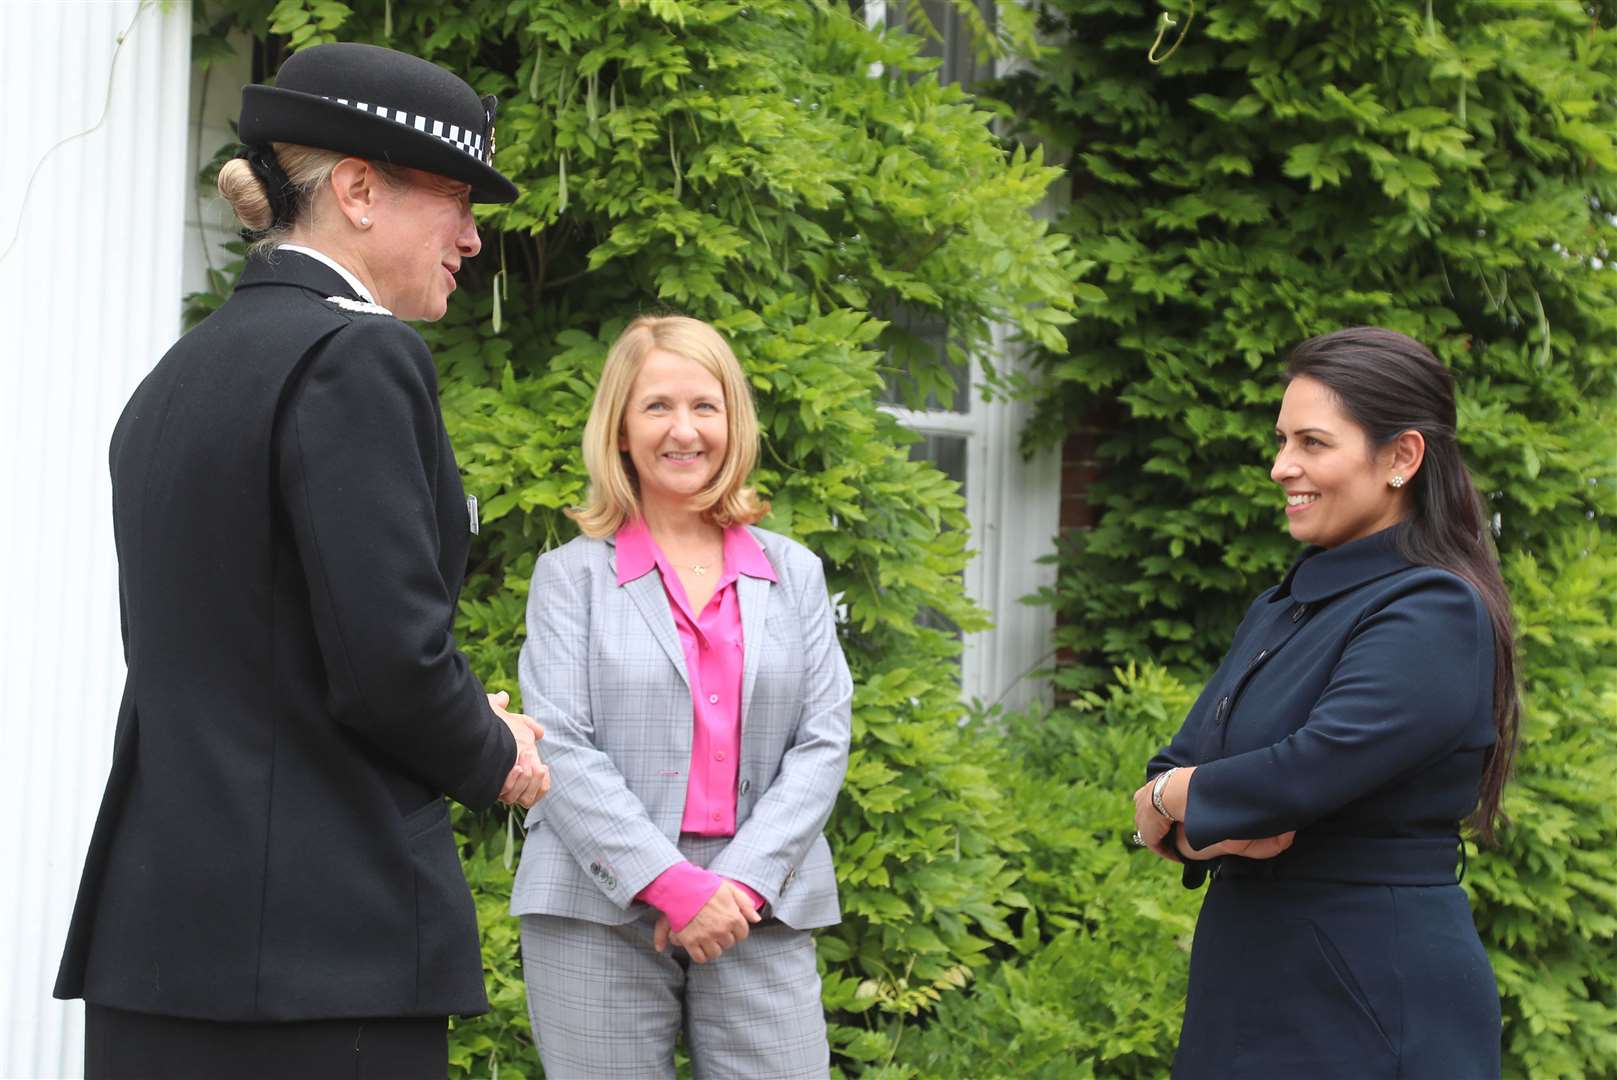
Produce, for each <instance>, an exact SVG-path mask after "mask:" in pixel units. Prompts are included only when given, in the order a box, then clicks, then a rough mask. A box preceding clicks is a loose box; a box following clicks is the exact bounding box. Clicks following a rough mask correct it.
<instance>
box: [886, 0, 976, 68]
mask: <svg viewBox="0 0 1617 1080" xmlns="http://www.w3.org/2000/svg"><path fill="white" fill-rule="evenodd" d="M914 9H919V10H918V11H915V10H914ZM887 10H888V15H887V22H888V25H889V26H904V27H906V28H907V29H910V30H913V31H914V32H916V33H919V34H921V35H923V36H924V37H925V38H926V44H925V45H924V46H922V48H921V55H922V56H933V57H941V58H942V60H943V69H942V70H941V71H940V72H939V73H938V75H939V77H940V78H941V79H942V80H943V81H944V82H946V83H952V82H957V83H959V84H961V85H962V86H965V87H968V88H969V87H971V86H972V85H973V84H975V83H976V82H977V81H978V80H980V79H987V78H991V77H992V76H993V74H994V73H993V70H992V68H991V67H990V65H988V64H982V63H979V62H978V60H977V50H976V48H975V47H974V45H973V42H972V39H971V27H970V26H969V25H968V24H967V23H966V21H965V20H964V19H962V18H961V17H960V13H959V12H958V11H957V10H955V6H954V5H953V4H952V3H950V2H949V0H888V7H887ZM977 10H978V11H981V12H982V13H983V18H984V20H985V21H986V22H987V23H988V26H989V27H990V28H992V27H993V26H994V4H993V0H982V2H981V3H979V4H978V5H977ZM912 11H913V12H914V14H915V15H925V17H926V19H927V21H929V22H930V23H931V24H932V29H933V30H936V31H937V34H938V37H937V38H934V37H933V36H932V35H931V34H930V33H929V32H928V31H927V30H926V28H925V26H924V25H922V24H921V23H920V22H919V21H918V20H917V19H914V18H909V16H910V15H911V14H912Z"/></svg>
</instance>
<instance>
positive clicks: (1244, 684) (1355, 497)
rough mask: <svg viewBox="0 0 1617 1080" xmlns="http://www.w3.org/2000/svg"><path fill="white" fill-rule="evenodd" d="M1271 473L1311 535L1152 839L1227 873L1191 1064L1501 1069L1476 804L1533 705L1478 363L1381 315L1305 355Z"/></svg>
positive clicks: (1157, 803) (1212, 890) (1177, 767)
mask: <svg viewBox="0 0 1617 1080" xmlns="http://www.w3.org/2000/svg"><path fill="white" fill-rule="evenodd" d="M1287 384H1288V385H1287V389H1286V394H1285V399H1284V402H1283V403H1282V405H1281V409H1280V416H1279V420H1278V421H1277V423H1276V427H1275V439H1276V447H1277V450H1276V457H1275V464H1274V468H1273V470H1272V472H1271V476H1272V477H1273V478H1274V480H1275V482H1276V483H1278V484H1279V485H1280V486H1281V487H1282V488H1283V489H1284V490H1285V494H1286V514H1287V518H1288V523H1289V526H1290V530H1291V534H1292V536H1294V537H1295V538H1297V539H1298V540H1301V541H1304V542H1305V543H1307V544H1309V545H1310V546H1309V547H1308V548H1307V550H1305V551H1304V552H1303V553H1302V555H1301V556H1300V557H1299V558H1298V560H1297V562H1296V563H1295V564H1294V565H1293V566H1292V568H1291V571H1290V572H1289V573H1288V574H1287V575H1286V576H1285V578H1284V579H1283V580H1282V581H1281V582H1280V584H1279V585H1277V586H1275V587H1274V588H1271V589H1269V590H1268V591H1266V592H1264V593H1263V594H1262V595H1260V596H1259V597H1258V598H1257V599H1256V600H1255V601H1254V602H1253V604H1252V606H1251V608H1250V609H1249V610H1248V612H1247V614H1246V618H1245V619H1244V620H1243V621H1242V623H1241V626H1240V628H1239V629H1238V630H1237V631H1236V635H1235V642H1234V645H1233V646H1232V647H1231V649H1230V652H1229V654H1228V655H1227V656H1226V657H1225V658H1224V661H1223V663H1222V664H1220V666H1219V669H1218V671H1217V672H1216V673H1215V674H1214V676H1213V678H1212V680H1211V681H1210V682H1209V683H1208V684H1207V687H1206V689H1204V690H1203V691H1202V694H1201V696H1200V698H1199V699H1198V700H1197V702H1196V704H1195V706H1194V707H1193V708H1192V709H1191V711H1190V715H1189V716H1188V717H1187V718H1186V719H1185V722H1184V724H1183V726H1181V728H1180V729H1179V733H1178V734H1177V735H1175V736H1174V738H1173V741H1172V742H1171V743H1170V744H1169V745H1168V746H1167V747H1166V748H1165V749H1164V750H1162V751H1161V752H1160V753H1159V754H1157V756H1156V757H1155V758H1153V759H1152V760H1151V762H1150V764H1149V765H1148V766H1147V768H1146V775H1147V780H1146V783H1145V784H1144V785H1142V786H1141V787H1140V788H1139V790H1138V791H1136V792H1135V795H1134V801H1135V825H1136V828H1137V829H1138V834H1137V836H1136V838H1135V839H1136V842H1138V843H1141V844H1144V845H1146V846H1149V847H1150V848H1152V849H1153V850H1154V851H1156V852H1157V854H1159V855H1161V856H1163V857H1164V858H1167V859H1172V860H1174V861H1178V862H1182V863H1183V864H1184V871H1183V876H1184V883H1185V885H1186V886H1187V887H1192V888H1194V887H1197V886H1199V885H1201V883H1202V882H1203V880H1205V879H1207V878H1211V882H1212V883H1211V885H1210V886H1209V887H1208V890H1207V897H1206V900H1205V901H1204V903H1203V905H1202V911H1201V917H1200V919H1199V920H1198V922H1197V925H1196V937H1195V944H1194V946H1193V948H1192V951H1191V960H1190V988H1189V994H1188V1000H1187V1002H1186V1008H1185V1018H1184V1026H1183V1029H1182V1031H1181V1034H1180V1042H1179V1049H1178V1053H1177V1054H1176V1056H1175V1059H1174V1071H1173V1075H1174V1077H1175V1078H1176V1080H1200V1078H1204V1077H1205V1078H1213V1077H1217V1078H1221V1080H1229V1078H1241V1077H1250V1078H1264V1080H1268V1078H1275V1077H1307V1078H1308V1080H1332V1078H1341V1080H1376V1078H1379V1077H1387V1078H1389V1080H1390V1078H1393V1077H1412V1078H1427V1077H1430V1078H1434V1080H1437V1078H1441V1080H1471V1078H1483V1077H1497V1076H1498V1075H1499V1030H1500V1027H1499V1025H1500V1020H1499V998H1498V992H1497V988H1496V985H1495V982H1494V977H1493V970H1492V968H1491V966H1490V965H1489V962H1488V957H1487V955H1486V953H1485V952H1484V951H1483V948H1482V943H1481V941H1480V940H1479V939H1478V937H1477V933H1476V928H1475V926H1474V925H1473V923H1472V919H1471V912H1470V908H1469V906H1468V905H1467V902H1466V897H1465V894H1464V893H1463V892H1462V891H1461V889H1460V888H1459V885H1458V879H1457V868H1458V873H1460V874H1463V858H1464V850H1463V846H1462V843H1461V839H1460V828H1461V823H1462V821H1463V820H1465V819H1467V818H1469V819H1470V824H1471V826H1472V828H1473V829H1474V830H1475V831H1476V833H1477V834H1478V836H1479V838H1480V839H1482V840H1483V841H1485V842H1486V841H1490V840H1491V839H1492V828H1493V821H1494V819H1495V817H1496V816H1497V814H1498V807H1499V796H1500V789H1501V788H1502V787H1503V785H1504V782H1505V778H1506V776H1507V775H1508V773H1509V769H1510V762H1511V757H1512V753H1513V750H1514V747H1515V741H1516V725H1517V716H1518V713H1519V711H1520V708H1519V702H1518V697H1517V691H1516V685H1515V655H1514V645H1513V630H1512V626H1511V620H1510V612H1509V601H1508V598H1507V596H1506V594H1505V587H1504V581H1503V579H1502V578H1501V576H1500V573H1499V566H1498V560H1497V557H1496V555H1495V554H1494V551H1493V548H1492V545H1491V543H1490V541H1489V539H1488V536H1487V525H1486V517H1485V513H1484V509H1483V503H1482V501H1481V499H1480V497H1479V496H1478V494H1477V491H1476V488H1475V486H1474V485H1473V483H1472V481H1471V478H1470V476H1469V474H1468V473H1467V472H1466V469H1465V466H1464V464H1463V462H1462V460H1461V457H1460V452H1459V448H1458V445H1457V443H1456V438H1455V408H1454V389H1453V387H1454V380H1453V376H1452V375H1451V374H1450V373H1449V372H1448V370H1447V369H1446V368H1444V367H1443V365H1442V364H1441V363H1440V362H1439V361H1438V360H1437V359H1436V358H1435V357H1434V356H1433V355H1432V354H1431V353H1430V352H1429V351H1428V350H1427V349H1425V348H1424V347H1423V346H1421V345H1420V344H1419V343H1417V342H1415V341H1413V340H1411V339H1410V338H1407V337H1405V336H1404V335H1402V334H1398V333H1395V332H1393V331H1390V330H1382V329H1377V328H1374V327H1357V328H1353V329H1348V330H1342V331H1339V332H1337V333H1334V334H1327V335H1325V336H1323V337H1317V338H1313V339H1311V340H1309V341H1306V342H1304V343H1303V344H1302V345H1300V346H1298V347H1297V348H1296V350H1294V351H1293V353H1292V355H1291V357H1290V362H1289V365H1288V371H1287Z"/></svg>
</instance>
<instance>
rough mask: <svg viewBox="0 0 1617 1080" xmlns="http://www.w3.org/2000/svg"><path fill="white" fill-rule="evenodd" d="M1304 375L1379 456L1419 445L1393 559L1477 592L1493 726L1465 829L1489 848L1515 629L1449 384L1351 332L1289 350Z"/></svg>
mask: <svg viewBox="0 0 1617 1080" xmlns="http://www.w3.org/2000/svg"><path fill="white" fill-rule="evenodd" d="M1303 375H1306V376H1308V377H1309V378H1310V379H1316V380H1318V381H1319V382H1320V383H1322V384H1324V385H1325V387H1326V388H1327V389H1329V390H1330V391H1331V393H1332V395H1333V396H1335V398H1336V400H1337V402H1338V403H1339V404H1340V405H1341V407H1342V410H1343V412H1345V413H1346V414H1347V415H1348V417H1349V418H1350V419H1352V420H1353V421H1354V422H1355V423H1357V424H1358V425H1359V426H1360V427H1361V428H1363V429H1364V431H1365V433H1366V434H1367V435H1368V436H1369V440H1370V445H1371V446H1372V447H1373V448H1375V449H1378V450H1379V449H1380V448H1381V447H1384V446H1386V445H1387V444H1388V443H1391V442H1392V441H1393V440H1394V439H1396V438H1397V437H1398V436H1399V435H1400V434H1402V433H1403V432H1405V431H1418V432H1420V433H1421V436H1422V437H1423V438H1424V439H1425V440H1426V457H1425V460H1424V461H1423V463H1422V464H1421V467H1420V469H1419V471H1417V472H1416V474H1415V475H1414V476H1413V477H1411V478H1410V480H1409V493H1410V515H1409V517H1408V519H1407V520H1406V521H1405V522H1404V523H1403V525H1402V526H1401V527H1400V528H1399V529H1398V530H1397V533H1396V536H1397V542H1398V550H1399V553H1400V554H1402V555H1403V556H1404V558H1406V559H1408V560H1409V561H1410V562H1412V563H1417V564H1420V565H1423V566H1437V567H1441V568H1443V569H1444V570H1448V571H1451V572H1452V573H1455V574H1458V575H1459V576H1460V577H1462V578H1464V579H1465V580H1466V581H1468V582H1470V583H1471V586H1472V587H1473V588H1474V589H1476V590H1477V593H1478V594H1479V595H1480V596H1481V597H1482V602H1483V604H1484V606H1486V607H1487V609H1488V617H1489V619H1490V620H1491V621H1492V623H1493V651H1494V666H1493V719H1494V729H1495V731H1496V733H1497V735H1498V738H1497V740H1496V741H1495V742H1494V745H1493V749H1492V750H1490V751H1489V754H1488V761H1487V764H1486V766H1485V768H1484V770H1483V775H1482V792H1481V796H1480V797H1479V799H1478V801H1477V809H1476V812H1475V813H1474V814H1473V815H1472V817H1471V826H1472V828H1473V829H1474V830H1475V831H1476V833H1477V836H1478V837H1479V838H1480V839H1481V840H1482V841H1483V842H1484V843H1488V844H1492V843H1493V841H1494V823H1495V821H1496V820H1501V817H1500V813H1499V796H1500V793H1501V792H1502V791H1503V789H1504V786H1505V781H1506V780H1508V779H1509V778H1510V769H1511V763H1512V761H1513V760H1514V758H1515V756H1516V733H1517V727H1518V725H1519V722H1520V718H1521V695H1520V693H1519V692H1518V690H1517V686H1516V630H1515V624H1514V622H1513V620H1512V619H1511V615H1510V597H1509V595H1508V594H1507V593H1506V592H1505V579H1504V576H1503V575H1501V574H1500V572H1499V555H1498V552H1496V551H1495V550H1494V545H1493V538H1492V536H1491V535H1490V532H1489V528H1488V513H1487V507H1486V504H1485V503H1484V502H1483V500H1482V496H1481V495H1480V494H1479V493H1478V491H1477V487H1476V484H1474V483H1473V482H1472V480H1471V473H1470V472H1469V471H1467V469H1466V467H1465V461H1464V460H1463V459H1462V458H1461V456H1460V446H1459V442H1458V441H1457V439H1456V436H1455V430H1456V422H1455V409H1454V375H1453V374H1452V373H1451V372H1450V371H1449V369H1448V368H1446V367H1444V366H1443V362H1442V361H1440V360H1439V359H1438V358H1437V357H1435V356H1433V355H1432V353H1431V350H1429V349H1427V348H1426V346H1424V345H1422V344H1421V343H1420V342H1418V341H1416V340H1414V339H1413V338H1410V337H1405V336H1404V335H1403V334H1400V333H1398V332H1397V331H1395V330H1384V329H1382V328H1380V327H1377V326H1353V327H1349V328H1348V329H1346V330H1338V331H1336V332H1335V333H1334V334H1323V335H1321V336H1319V337H1314V338H1309V339H1308V340H1307V341H1305V342H1303V343H1302V344H1301V345H1298V346H1297V347H1296V348H1295V349H1293V350H1292V351H1291V356H1290V357H1289V358H1288V359H1287V362H1286V382H1288V383H1290V382H1291V380H1293V379H1295V378H1298V377H1299V376H1303Z"/></svg>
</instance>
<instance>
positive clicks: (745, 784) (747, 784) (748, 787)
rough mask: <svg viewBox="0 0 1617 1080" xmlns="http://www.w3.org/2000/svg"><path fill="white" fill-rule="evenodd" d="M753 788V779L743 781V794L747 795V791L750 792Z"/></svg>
mask: <svg viewBox="0 0 1617 1080" xmlns="http://www.w3.org/2000/svg"><path fill="white" fill-rule="evenodd" d="M751 790H752V781H751V780H743V781H741V794H743V795H745V794H746V793H747V792H749V791H751Z"/></svg>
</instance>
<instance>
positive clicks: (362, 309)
mask: <svg viewBox="0 0 1617 1080" xmlns="http://www.w3.org/2000/svg"><path fill="white" fill-rule="evenodd" d="M326 303H328V304H335V305H336V306H337V307H340V308H342V309H343V310H344V311H357V312H359V313H360V314H362V315H387V316H390V317H391V316H392V314H393V313H392V312H391V311H389V310H388V309H387V308H385V307H383V306H382V305H381V304H367V303H366V302H365V301H363V300H352V299H350V298H348V297H346V296H328V297H326Z"/></svg>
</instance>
